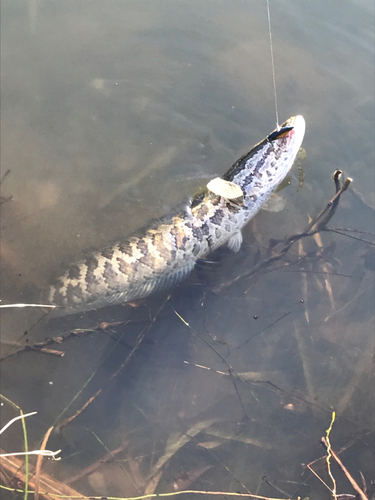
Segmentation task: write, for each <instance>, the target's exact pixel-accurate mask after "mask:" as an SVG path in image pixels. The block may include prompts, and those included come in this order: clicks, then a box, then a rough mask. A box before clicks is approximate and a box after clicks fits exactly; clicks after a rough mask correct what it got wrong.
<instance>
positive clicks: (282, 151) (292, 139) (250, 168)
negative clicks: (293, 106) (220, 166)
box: [223, 115, 305, 207]
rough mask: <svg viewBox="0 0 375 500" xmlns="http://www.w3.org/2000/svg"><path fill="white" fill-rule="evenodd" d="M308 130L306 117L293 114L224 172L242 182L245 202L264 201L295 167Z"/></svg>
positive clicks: (257, 203)
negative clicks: (306, 129) (306, 128)
mask: <svg viewBox="0 0 375 500" xmlns="http://www.w3.org/2000/svg"><path fill="white" fill-rule="evenodd" d="M304 134H305V120H304V118H303V117H302V116H301V115H297V116H292V117H291V118H289V119H288V120H286V121H285V122H284V123H283V124H282V125H280V126H279V127H278V128H277V129H275V130H274V131H273V132H271V133H270V134H269V135H268V136H267V137H265V138H264V139H263V140H262V141H261V142H259V143H258V144H256V145H255V146H254V147H253V148H252V149H251V150H250V151H249V152H248V153H246V154H245V155H243V156H242V157H241V158H240V159H239V160H237V161H236V163H235V164H234V165H233V166H232V167H231V168H230V169H229V170H228V172H227V173H226V174H225V175H224V176H223V179H224V180H226V181H229V182H233V183H234V184H237V185H238V186H240V188H241V189H242V191H243V193H244V203H245V206H247V207H251V206H253V205H254V203H255V204H256V205H257V206H258V205H262V204H263V203H264V202H265V201H267V199H268V198H269V197H270V196H271V194H272V193H273V192H274V191H275V190H276V189H277V187H278V185H279V184H280V183H281V182H282V181H283V180H284V178H285V177H286V175H287V174H288V172H289V170H290V169H291V168H292V166H293V163H294V160H295V159H296V156H297V154H298V151H299V149H300V147H301V144H302V141H303V137H304Z"/></svg>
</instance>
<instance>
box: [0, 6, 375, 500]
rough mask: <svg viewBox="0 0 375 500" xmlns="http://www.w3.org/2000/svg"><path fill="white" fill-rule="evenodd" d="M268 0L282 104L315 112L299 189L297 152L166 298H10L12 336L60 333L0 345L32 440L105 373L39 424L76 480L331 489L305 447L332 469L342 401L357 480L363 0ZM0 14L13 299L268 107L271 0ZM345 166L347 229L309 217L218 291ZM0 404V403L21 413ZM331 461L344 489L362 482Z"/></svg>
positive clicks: (366, 252) (368, 331)
mask: <svg viewBox="0 0 375 500" xmlns="http://www.w3.org/2000/svg"><path fill="white" fill-rule="evenodd" d="M271 8H272V24H273V36H274V42H275V62H276V78H277V85H278V97H279V110H280V119H281V120H284V119H285V118H286V117H288V116H290V115H292V114H296V113H300V114H302V115H304V117H305V119H306V122H307V134H306V140H305V142H304V146H305V148H306V151H307V158H306V159H305V160H304V163H303V168H304V172H305V183H304V187H303V189H302V190H301V191H299V192H297V189H298V173H297V172H296V173H295V174H294V179H293V180H292V185H291V186H290V187H288V188H286V189H284V190H283V193H282V195H283V198H285V200H286V205H285V208H284V209H283V210H282V211H281V212H266V211H262V212H261V213H259V214H258V216H257V217H256V218H255V220H253V221H252V222H251V223H250V224H249V226H248V227H247V228H246V230H245V231H244V245H243V248H242V249H241V251H240V252H239V254H236V255H234V254H231V253H230V252H227V251H226V250H225V249H224V250H222V251H220V252H219V254H218V255H217V256H216V257H215V258H216V259H217V260H218V261H219V262H220V265H219V266H216V267H215V266H214V267H212V266H208V265H206V266H204V268H203V269H200V270H198V271H197V273H196V274H195V275H194V276H192V277H191V278H190V279H189V280H188V282H187V283H185V284H184V285H183V286H181V287H180V288H179V289H177V290H175V291H173V293H172V294H171V297H170V298H168V299H167V298H166V297H167V295H166V294H165V295H161V296H159V297H155V298H151V299H149V300H147V301H146V302H145V303H143V304H141V305H140V306H139V307H136V308H129V307H127V308H124V307H115V308H108V309H103V310H100V311H95V312H93V313H90V314H86V315H84V316H83V317H82V318H79V317H66V318H59V319H55V320H51V321H50V322H49V323H47V322H45V321H44V322H42V323H40V324H37V325H36V326H34V327H33V325H35V323H36V322H37V321H38V319H39V318H40V313H39V312H38V311H30V310H6V311H4V310H3V311H2V317H1V334H2V355H6V354H7V353H9V352H14V351H15V350H16V349H18V348H20V347H22V346H24V345H26V344H27V343H29V344H30V345H32V344H34V343H35V342H41V341H45V339H46V338H55V337H58V338H59V340H60V341H61V344H59V343H52V342H46V344H45V345H44V352H43V353H41V352H32V351H31V350H30V351H29V352H23V353H22V354H18V355H17V356H14V357H10V358H8V359H6V360H5V361H3V362H2V384H1V385H2V387H1V392H2V393H3V394H4V395H5V396H6V397H8V398H10V399H12V400H13V401H14V402H15V403H16V404H17V405H19V406H20V407H22V409H23V410H24V411H25V412H28V411H34V410H36V411H38V414H37V416H34V417H30V418H29V420H28V430H29V447H33V448H37V447H38V446H39V444H38V443H39V442H40V439H41V437H42V436H43V434H44V433H45V432H46V430H47V428H48V427H49V426H50V425H59V424H61V422H63V421H64V420H65V419H67V418H70V417H72V416H73V415H74V414H75V413H76V412H78V411H79V410H80V409H81V408H82V407H83V405H84V404H85V403H86V402H87V401H88V400H89V399H90V398H91V397H93V396H94V395H95V394H96V393H97V392H98V396H97V398H96V399H95V401H94V402H93V403H91V404H90V405H89V406H88V407H87V408H86V409H85V410H84V411H83V412H82V413H80V414H79V415H78V416H77V417H76V418H75V419H73V420H72V421H71V422H69V423H68V424H67V425H65V426H64V428H62V429H61V430H60V432H55V433H53V435H52V437H51V438H50V441H49V444H48V447H49V448H50V449H58V448H61V449H62V460H61V461H60V462H55V463H53V462H48V463H46V464H45V466H44V470H45V472H46V473H49V474H53V478H54V480H56V481H57V480H58V481H61V482H64V483H66V484H68V485H69V486H70V487H72V488H74V489H76V490H78V491H79V492H82V493H84V494H87V495H113V496H122V497H124V496H131V495H139V494H142V493H144V492H145V491H146V492H149V493H151V492H153V491H155V490H156V491H158V492H168V491H175V490H181V489H190V488H192V489H195V490H204V491H206V490H221V491H241V492H248V491H251V492H252V493H258V494H260V495H263V496H270V497H280V496H281V495H282V493H281V492H285V493H286V494H287V495H288V496H290V497H292V498H296V497H297V496H298V495H300V496H301V497H309V498H311V499H313V498H323V497H327V498H328V497H329V494H328V492H326V491H325V490H324V488H323V486H322V485H320V483H319V482H318V480H317V479H316V478H315V477H314V476H313V475H312V473H311V472H310V471H309V470H308V469H307V468H306V467H305V466H303V465H301V464H308V463H310V462H312V461H314V460H317V461H316V462H314V465H313V467H314V470H315V471H316V472H317V473H318V474H319V475H320V476H321V477H322V478H323V479H324V480H325V481H326V482H327V484H328V485H331V482H330V479H329V478H328V477H327V473H326V466H325V461H324V450H323V448H322V447H321V445H320V444H319V440H320V438H321V437H322V436H323V435H325V431H326V429H327V428H328V426H329V422H330V421H331V412H332V409H335V410H336V413H337V417H336V421H335V423H334V425H333V430H332V434H331V440H332V446H333V448H334V449H335V450H336V451H338V450H341V449H343V452H342V453H341V455H340V456H341V459H342V460H343V461H344V463H345V465H346V466H347V468H348V469H349V470H350V472H351V473H352V474H353V476H354V477H355V479H356V480H357V482H358V483H359V484H361V479H360V475H359V471H361V472H362V473H363V475H364V477H365V478H366V479H367V483H368V485H369V487H370V482H371V480H372V479H373V468H374V467H373V466H374V456H373V447H372V446H371V443H372V442H373V431H374V429H373V410H374V408H373V397H371V396H372V395H373V379H372V377H371V371H372V370H371V367H372V354H373V332H374V285H373V283H374V281H373V280H374V249H373V245H372V244H370V243H367V242H371V241H373V232H374V202H373V199H374V191H375V188H374V178H373V171H372V168H373V164H374V146H373V137H374V130H373V116H374V114H373V113H374V111H373V104H374V103H373V101H374V95H373V94H374V81H373V52H372V51H373V32H372V25H371V19H372V18H373V12H372V8H373V7H372V6H371V5H370V4H369V3H367V2H359V1H356V2H349V1H347V2H341V3H340V7H338V6H336V5H334V4H332V5H330V7H329V10H327V5H326V3H324V2H314V4H313V5H305V4H304V3H298V4H296V5H293V6H291V5H290V4H289V3H286V2H278V3H277V4H275V5H273V4H271ZM2 14H3V15H2V34H3V43H2V87H1V93H2V137H1V139H2V144H1V146H2V158H1V159H2V167H3V169H2V170H3V172H5V170H7V169H8V168H9V169H10V170H11V172H10V174H9V175H8V176H7V177H6V178H5V179H4V182H3V184H2V186H1V188H2V193H1V195H2V197H3V198H2V199H1V201H4V200H5V199H6V198H7V197H9V196H11V195H12V200H11V201H7V202H5V203H2V204H1V209H2V217H1V228H2V231H1V252H2V264H1V265H2V268H1V285H2V286H1V299H2V301H3V302H4V303H9V302H26V301H27V302H31V301H38V297H39V290H40V288H41V287H43V286H44V285H45V284H46V283H48V281H49V279H50V277H51V276H53V275H54V274H55V273H56V271H57V269H58V268H59V265H60V263H61V262H64V261H69V260H70V259H72V258H73V257H74V256H75V255H77V254H78V253H79V252H80V251H82V250H84V249H86V248H89V247H95V246H101V245H102V244H103V243H107V242H109V241H112V240H114V239H118V238H120V237H123V236H125V235H127V234H128V233H130V232H132V231H133V230H135V229H138V228H139V227H142V226H143V225H144V224H146V223H147V221H148V220H150V219H151V218H154V217H158V216H160V215H162V214H164V213H167V212H168V211H169V210H170V209H171V207H173V206H174V205H175V204H178V203H179V202H181V201H182V200H183V199H184V198H185V197H187V196H190V195H192V194H193V193H194V192H195V191H196V190H197V189H198V188H199V187H200V186H201V185H202V184H206V183H207V180H208V179H210V178H213V177H216V176H217V175H220V174H222V173H223V172H225V171H226V170H227V169H228V167H229V166H230V165H231V164H232V163H233V161H234V160H235V159H236V158H237V157H238V156H239V155H240V154H241V153H243V152H244V151H245V150H246V149H248V148H249V147H251V146H252V145H253V144H254V143H255V142H256V141H258V140H260V139H261V138H263V137H264V136H265V135H266V134H267V133H268V132H269V131H270V130H272V129H273V128H274V123H273V121H274V118H273V117H274V109H273V89H272V76H271V68H270V60H269V59H270V57H269V42H268V31H267V18H266V8H265V5H263V4H262V2H252V1H248V2H245V1H236V2H230V4H229V3H225V2H206V4H205V5H204V6H202V4H201V3H198V2H189V3H184V2H179V3H175V2H170V1H160V2H156V1H155V2H153V3H152V4H151V3H147V2H142V1H138V2H131V1H130V2H123V3H122V2H105V3H103V2H95V1H94V2H89V3H85V2H76V3H73V2H69V3H65V2H63V3H60V2H51V3H49V2H38V1H37V0H34V1H31V0H30V2H29V5H28V8H26V6H25V5H24V3H22V2H17V1H14V0H13V1H12V2H3V12H2ZM337 168H340V169H342V170H344V171H345V173H346V174H347V175H349V176H351V177H353V179H354V182H353V189H355V190H356V191H353V189H351V190H350V191H348V192H346V193H344V195H343V197H342V199H341V201H340V205H339V208H338V210H337V212H336V214H335V216H334V218H333V219H332V221H331V222H330V227H331V228H334V229H338V232H335V233H334V232H324V233H321V234H318V235H315V236H314V237H311V238H306V239H303V240H300V241H299V242H298V243H296V244H295V245H294V246H293V247H292V249H291V250H290V251H289V252H288V254H287V255H286V256H285V258H283V259H282V260H280V261H278V262H276V263H275V264H274V265H273V266H272V267H268V268H265V269H262V270H261V271H260V272H258V273H256V274H255V275H254V276H253V277H252V278H251V279H242V280H239V281H238V282H237V283H235V284H234V285H233V286H231V287H228V288H224V289H222V291H221V292H219V293H217V292H216V293H214V292H213V290H216V291H217V290H218V289H219V288H220V287H221V286H222V285H223V284H225V283H226V282H228V281H230V280H232V279H233V278H234V277H236V276H237V275H239V274H241V273H243V272H244V271H245V270H246V269H250V268H251V267H252V266H254V265H256V264H257V263H258V262H260V260H261V259H264V258H267V257H269V256H270V255H269V254H268V253H267V249H268V248H269V244H270V240H271V239H272V242H273V240H276V239H282V238H284V237H285V236H287V235H291V234H295V233H298V232H301V231H303V229H304V228H305V227H306V226H307V224H308V222H309V217H314V216H315V215H317V213H318V212H319V211H320V210H321V209H322V208H323V207H324V206H325V204H326V203H327V202H328V201H329V199H330V198H331V197H332V196H333V194H334V186H333V182H332V181H331V179H330V177H331V175H332V173H333V172H334V171H335V170H336V169H337ZM346 229H350V230H351V231H350V232H348V231H344V230H346ZM359 231H362V232H359ZM342 232H344V233H346V234H347V236H343V235H342V234H341V233H342ZM366 232H367V233H366ZM371 233H372V234H371ZM176 313H178V315H177V314H176ZM104 322H105V323H107V324H103V323H104ZM109 323H110V324H109ZM77 329H79V330H77ZM72 330H74V334H69V335H68V334H67V335H66V338H65V337H64V333H66V332H71V331H72ZM26 331H27V332H29V333H28V334H27V335H24V332H26ZM61 336H63V338H60V337H61ZM137 343H140V345H139V346H138V348H136V349H135V350H134V347H135V346H137V345H138V344H137ZM59 350H60V351H64V353H65V356H64V357H57V356H56V352H55V351H59ZM133 350H134V352H133ZM123 364H124V365H125V366H123V367H122V365H123ZM120 368H121V370H120ZM117 371H118V373H117ZM80 391H81V392H80ZM1 408H2V419H3V421H4V422H6V421H7V420H8V419H10V418H12V417H13V416H14V415H15V414H16V412H15V411H14V410H12V409H11V408H10V407H8V405H4V406H2V407H1ZM16 425H18V424H15V425H14V427H13V428H11V429H9V430H8V431H6V432H5V433H4V434H3V436H4V439H3V443H2V448H4V449H5V450H7V451H11V450H19V449H22V447H23V439H22V434H21V431H20V427H16ZM3 436H2V437H3ZM109 450H111V451H114V450H115V453H114V455H108V452H109ZM105 456H107V459H106V462H105V463H103V461H102V459H103V457H105ZM321 457H323V458H321ZM93 464H94V465H93ZM87 467H88V469H86V468H87ZM333 471H334V474H335V477H336V479H337V483H338V491H339V492H340V493H352V490H351V489H350V487H349V486H347V482H345V480H344V478H343V475H342V473H341V472H340V471H339V470H338V469H336V468H334V469H333ZM369 497H371V494H369Z"/></svg>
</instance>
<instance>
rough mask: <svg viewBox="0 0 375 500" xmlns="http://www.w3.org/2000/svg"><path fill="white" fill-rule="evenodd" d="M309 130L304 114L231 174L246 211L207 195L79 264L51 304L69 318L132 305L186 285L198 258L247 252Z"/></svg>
mask: <svg viewBox="0 0 375 500" xmlns="http://www.w3.org/2000/svg"><path fill="white" fill-rule="evenodd" d="M291 127H293V128H292V129H291ZM283 129H284V130H285V131H284V132H283ZM304 131H305V122H304V119H303V118H302V117H301V116H296V117H292V118H290V119H289V120H287V121H286V122H285V123H283V124H282V125H281V132H283V133H280V134H279V133H278V132H277V130H276V131H274V132H272V133H271V134H270V135H269V136H268V137H266V138H265V139H264V140H263V141H262V142H260V143H259V144H257V145H256V146H254V148H253V149H252V150H251V151H250V152H249V153H246V154H245V155H244V156H242V157H241V158H240V159H239V160H237V161H236V163H235V164H234V165H233V166H232V167H231V168H230V169H229V170H228V172H227V173H226V174H225V175H224V176H223V179H224V180H226V181H230V182H232V183H234V184H237V185H238V186H240V188H241V189H242V191H243V194H244V199H243V205H242V204H241V205H240V204H238V203H235V202H234V201H231V200H229V199H227V198H224V197H222V196H218V195H217V194H214V193H212V192H210V191H208V190H206V192H204V193H203V194H201V195H200V196H197V197H196V198H195V199H193V200H192V201H191V202H190V203H189V204H188V205H186V206H185V207H184V208H183V209H182V210H179V211H177V212H176V213H175V214H172V215H170V216H168V217H165V218H164V219H162V220H161V221H159V223H154V224H152V225H151V226H150V227H149V228H147V229H145V230H143V231H141V232H139V233H138V234H135V235H133V236H131V237H129V238H128V239H127V240H125V241H123V242H119V243H116V244H114V245H112V246H109V247H107V248H104V249H102V250H98V251H96V252H93V253H92V254H91V255H89V256H87V257H85V258H82V259H81V260H80V261H78V262H76V263H75V264H73V265H71V266H70V268H69V269H67V271H66V272H65V273H64V274H63V275H62V276H60V277H59V278H58V280H57V281H56V283H55V284H54V285H53V286H51V287H50V289H49V291H48V300H49V302H51V303H53V304H56V305H58V306H62V307H63V308H64V309H63V312H64V313H65V314H72V313H75V312H79V311H85V310H92V309H96V308H99V307H103V306H106V305H111V304H119V303H124V302H130V301H133V300H136V299H139V298H142V297H146V296H148V295H150V294H151V293H153V292H155V291H157V290H162V289H165V288H168V287H171V286H173V285H175V284H177V283H179V282H181V281H182V280H183V279H184V278H185V277H186V276H187V275H188V274H189V273H190V272H191V271H192V269H193V268H194V265H195V263H196V261H197V259H200V258H203V257H205V256H206V255H207V254H208V253H209V252H211V251H212V250H215V249H216V248H218V247H220V246H222V245H224V244H226V243H227V244H228V246H229V247H230V248H231V249H232V250H234V251H237V250H239V248H240V246H241V242H242V236H241V229H242V228H243V227H244V226H245V224H246V223H247V222H248V221H249V220H250V219H251V218H252V217H253V216H254V215H255V214H256V213H257V212H258V211H259V209H260V208H261V206H262V204H263V203H265V202H266V201H267V200H268V198H269V197H270V196H271V194H272V193H273V191H274V190H275V189H276V188H277V186H278V185H279V184H280V182H281V181H282V180H283V179H284V178H285V176H286V175H287V173H288V172H289V170H290V168H291V166H292V165H293V162H294V159H295V157H296V155H297V153H298V150H299V148H300V145H301V143H302V139H303V136H304Z"/></svg>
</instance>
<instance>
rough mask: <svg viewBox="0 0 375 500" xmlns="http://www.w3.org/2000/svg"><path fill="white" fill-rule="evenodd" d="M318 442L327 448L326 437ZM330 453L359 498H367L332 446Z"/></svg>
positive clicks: (362, 499)
mask: <svg viewBox="0 0 375 500" xmlns="http://www.w3.org/2000/svg"><path fill="white" fill-rule="evenodd" d="M320 442H321V443H322V445H323V446H324V448H325V449H326V450H327V449H328V442H327V440H326V438H325V437H322V439H321V440H320ZM330 453H331V456H332V458H333V459H334V460H335V461H336V462H337V464H338V465H339V467H340V469H341V470H342V471H343V473H344V474H345V476H346V478H347V479H348V481H349V482H350V484H351V485H352V487H353V488H354V489H355V491H356V492H357V493H358V495H359V498H360V499H361V500H368V497H367V496H366V495H365V493H364V492H363V491H362V490H361V488H360V487H359V486H358V484H357V482H356V481H355V479H354V478H353V476H352V475H351V474H350V472H349V471H348V469H347V468H346V467H345V465H344V464H343V463H342V462H341V460H340V458H339V457H338V456H337V455H336V453H335V452H334V451H333V450H332V448H330Z"/></svg>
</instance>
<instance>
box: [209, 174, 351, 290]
mask: <svg viewBox="0 0 375 500" xmlns="http://www.w3.org/2000/svg"><path fill="white" fill-rule="evenodd" d="M341 175H342V172H341V170H336V171H335V173H334V174H333V180H334V182H335V187H336V193H335V195H334V196H333V197H332V198H331V200H330V201H329V202H328V203H327V205H326V206H325V207H324V208H323V210H321V212H320V213H319V214H318V215H317V216H316V217H315V218H314V219H313V220H312V221H311V222H310V224H309V225H308V226H307V227H306V228H305V230H304V231H303V232H302V233H299V234H293V235H292V236H289V237H288V238H286V239H285V240H283V243H284V245H283V247H282V248H281V249H280V250H279V251H278V252H277V253H274V254H273V255H272V256H271V257H269V258H268V259H264V260H262V261H260V262H259V263H258V264H256V265H255V266H253V267H252V268H251V269H250V270H247V271H244V272H243V273H241V274H240V275H238V276H237V277H236V278H234V279H231V280H228V281H226V282H224V283H221V284H220V285H219V286H217V287H215V288H214V289H213V291H214V292H215V293H219V292H222V291H223V290H225V289H227V288H229V287H230V286H232V285H233V284H234V283H236V282H237V281H239V280H241V279H246V278H250V277H251V276H253V275H254V274H256V273H257V272H258V271H260V270H261V269H263V268H265V267H268V266H270V265H271V264H272V263H273V262H276V261H278V260H280V259H281V258H282V257H283V256H284V255H285V254H286V253H287V252H288V250H289V249H290V248H291V246H292V245H294V243H296V242H297V241H299V240H301V239H302V238H306V237H309V236H313V235H314V234H316V233H319V232H321V231H326V230H328V229H327V228H326V225H327V223H328V222H329V221H330V220H331V218H332V217H333V215H334V213H335V212H336V209H337V206H338V203H339V201H340V196H341V195H342V193H343V192H344V191H346V190H347V189H348V187H349V186H350V184H351V182H352V179H351V178H350V177H348V178H347V179H346V180H345V182H344V184H343V185H341V183H340V178H341ZM278 243H281V242H277V243H276V244H278ZM274 246H275V245H274Z"/></svg>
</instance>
